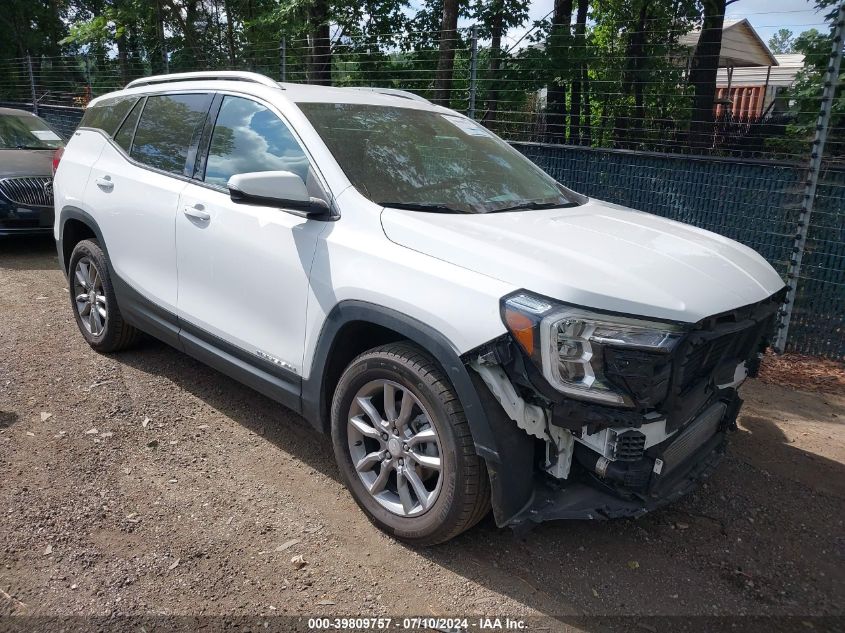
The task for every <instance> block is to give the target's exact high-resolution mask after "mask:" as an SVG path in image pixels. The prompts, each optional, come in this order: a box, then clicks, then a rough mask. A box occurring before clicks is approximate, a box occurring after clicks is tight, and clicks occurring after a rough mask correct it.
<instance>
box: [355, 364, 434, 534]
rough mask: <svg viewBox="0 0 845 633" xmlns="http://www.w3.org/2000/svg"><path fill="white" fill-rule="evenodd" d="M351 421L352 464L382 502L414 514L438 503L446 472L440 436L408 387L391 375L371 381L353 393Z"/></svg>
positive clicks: (406, 514)
mask: <svg viewBox="0 0 845 633" xmlns="http://www.w3.org/2000/svg"><path fill="white" fill-rule="evenodd" d="M347 424H348V426H347V437H348V444H349V453H350V455H351V457H352V464H353V466H354V467H355V471H356V472H357V474H358V477H359V478H360V479H361V482H362V483H363V484H364V487H365V488H366V489H367V491H368V492H369V493H370V495H372V497H373V498H374V499H375V500H376V501H377V502H378V503H379V504H380V505H381V506H382V507H384V508H385V509H387V510H388V511H390V512H392V513H394V514H397V515H399V516H404V517H413V516H418V515H420V514H423V513H425V512H426V511H427V510H429V509H430V508H431V507H432V505H434V502H435V501H436V500H437V496H438V495H439V493H440V488H441V482H442V480H443V477H444V475H443V461H442V459H441V455H442V453H441V450H440V441H439V438H438V435H437V429H436V427H435V426H434V423H433V421H432V418H431V416H430V414H429V413H428V411H427V410H426V409H425V407H424V406H423V405H422V403H421V402H420V401H419V399H418V398H417V397H416V396H415V395H414V394H413V393H412V392H411V391H410V390H409V389H407V388H405V387H403V386H402V385H400V384H399V383H396V382H393V381H391V380H381V379H380V380H373V381H370V382H368V383H367V384H365V385H364V386H363V387H361V389H359V390H358V393H357V394H355V398H354V399H353V401H352V406H351V407H350V411H349V415H348V423H347Z"/></svg>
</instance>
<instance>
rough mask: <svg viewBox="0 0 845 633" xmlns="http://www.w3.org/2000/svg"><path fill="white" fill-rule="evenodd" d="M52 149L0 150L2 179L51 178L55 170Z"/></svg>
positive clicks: (0, 176) (0, 175) (0, 174)
mask: <svg viewBox="0 0 845 633" xmlns="http://www.w3.org/2000/svg"><path fill="white" fill-rule="evenodd" d="M55 151H56V150H52V149H0V178H9V177H12V176H49V175H50V174H51V173H52V169H53V154H54V153H55Z"/></svg>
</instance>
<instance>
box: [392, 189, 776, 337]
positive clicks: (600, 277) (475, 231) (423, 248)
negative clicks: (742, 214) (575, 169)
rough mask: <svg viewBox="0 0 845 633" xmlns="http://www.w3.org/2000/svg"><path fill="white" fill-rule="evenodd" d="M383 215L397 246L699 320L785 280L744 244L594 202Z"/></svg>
mask: <svg viewBox="0 0 845 633" xmlns="http://www.w3.org/2000/svg"><path fill="white" fill-rule="evenodd" d="M381 218H382V226H383V227H384V231H385V233H386V235H387V237H388V239H390V240H391V241H393V242H395V243H397V244H400V245H402V246H405V247H407V248H410V249H413V250H415V251H419V252H422V253H425V254H427V255H430V256H432V257H436V258H438V259H441V260H444V261H447V262H450V263H452V264H455V265H457V266H461V267H463V268H466V269H469V270H472V271H475V272H478V273H481V274H484V275H487V276H489V277H494V278H496V279H499V280H501V281H504V282H506V283H509V284H512V285H513V286H514V287H516V288H525V289H527V290H531V291H534V292H537V293H540V294H543V295H546V296H548V297H552V298H554V299H559V300H561V301H565V302H568V303H573V304H576V305H580V306H585V307H591V308H595V309H599V310H609V311H614V312H622V313H626V314H632V315H639V316H646V317H652V318H658V319H671V320H675V321H683V322H688V323H695V322H697V321H699V320H701V319H703V318H704V317H707V316H712V315H714V314H718V313H720V312H725V311H727V310H731V309H734V308H738V307H740V306H745V305H749V304H752V303H755V302H758V301H762V300H763V299H765V298H767V297H769V296H771V295H772V294H774V293H775V292H777V291H778V290H780V289H781V288H782V287H783V285H784V284H783V281H782V280H781V278H780V276H779V275H778V274H777V273H776V272H775V270H774V269H773V268H772V267H771V266H770V265H769V264H768V263H767V262H766V260H764V259H763V258H762V257H761V256H760V255H759V254H758V253H756V252H755V251H753V250H752V249H750V248H748V247H746V246H743V245H742V244H739V243H738V242H735V241H733V240H730V239H728V238H725V237H722V236H720V235H716V234H715V233H711V232H709V231H705V230H703V229H698V228H695V227H693V226H689V225H687V224H681V223H680V222H675V221H672V220H667V219H665V218H661V217H658V216H655V215H651V214H649V213H643V212H640V211H634V210H632V209H627V208H625V207H621V206H619V205H615V204H610V203H607V202H601V201H598V200H589V201H588V202H587V203H585V204H583V205H580V206H578V207H572V208H564V209H549V210H542V211H519V212H506V213H494V214H487V215H448V214H438V213H426V212H420V211H405V210H397V209H387V208H386V209H384V210H383V211H382V216H381Z"/></svg>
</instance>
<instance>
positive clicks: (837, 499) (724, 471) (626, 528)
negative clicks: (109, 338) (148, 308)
mask: <svg viewBox="0 0 845 633" xmlns="http://www.w3.org/2000/svg"><path fill="white" fill-rule="evenodd" d="M118 359H119V360H120V362H122V363H125V364H127V365H129V366H131V367H134V368H136V369H138V370H139V371H142V372H145V373H151V374H159V375H163V376H165V377H167V378H168V379H169V380H171V381H173V382H174V383H175V384H176V385H178V386H179V387H181V388H183V389H185V390H186V391H187V392H189V393H191V394H193V395H194V396H196V397H197V398H199V399H201V400H203V401H204V402H206V403H207V404H209V405H210V406H212V407H214V408H215V409H217V410H218V411H220V412H221V413H222V414H224V415H226V416H227V417H229V418H231V419H232V420H234V421H236V422H237V423H238V424H240V425H242V426H243V427H245V428H247V429H248V430H250V431H252V432H254V433H256V434H257V435H260V436H262V437H263V438H264V439H265V440H267V441H268V442H271V443H272V444H273V445H275V446H276V447H278V448H279V449H281V450H283V451H285V452H288V453H290V454H292V455H294V456H295V457H296V458H297V459H300V460H301V461H303V462H304V463H306V464H307V465H308V466H310V467H312V468H314V469H315V470H317V471H319V472H321V473H323V474H324V475H326V476H328V477H331V478H333V479H335V480H338V481H339V473H338V471H337V468H336V467H335V465H334V457H333V454H332V450H331V446H330V442H329V440H328V438H327V437H325V436H323V435H322V434H320V433H318V432H317V431H315V430H313V429H312V428H311V427H310V425H308V424H307V423H306V422H305V421H304V420H303V419H302V418H301V417H299V416H297V415H294V414H293V413H290V412H288V411H287V410H285V409H284V408H283V407H281V406H280V405H278V404H276V403H275V402H273V401H271V400H270V399H268V398H266V397H264V396H262V395H260V394H258V393H256V392H254V391H252V390H251V389H249V388H247V387H245V386H242V385H241V384H239V383H237V382H236V381H234V380H231V379H229V378H227V377H225V376H223V375H222V374H220V373H218V372H216V371H215V370H213V369H210V368H208V367H206V366H204V365H202V364H200V363H199V362H197V361H194V360H193V359H191V358H189V357H188V356H186V355H184V354H182V353H180V352H177V351H176V350H174V349H172V348H170V347H168V346H166V345H164V344H163V343H159V342H157V341H147V342H145V343H144V344H143V345H142V347H141V348H140V349H138V350H134V351H129V352H125V353H122V354H121V355H120V356H119V357H118ZM731 443H732V444H733V445H734V446H733V447H732V449H731V452H730V453H729V455H728V456H727V457H726V458H725V460H724V461H723V463H722V464H721V465H720V467H719V469H718V470H717V472H716V474H715V475H714V477H713V478H712V479H710V480H708V481H707V482H706V483H705V484H704V485H703V486H702V487H701V488H699V489H698V490H697V491H695V492H693V493H692V494H691V495H690V496H688V497H687V498H685V499H682V500H681V501H679V502H677V503H675V504H673V505H672V506H670V507H668V508H666V509H664V510H661V511H657V512H654V513H651V514H649V515H646V516H645V517H643V518H641V519H637V520H617V521H607V522H599V521H595V522H588V521H571V522H557V523H547V524H543V525H540V526H537V527H536V528H535V529H534V530H533V531H531V532H529V533H528V534H526V535H523V536H518V535H516V534H515V533H514V532H512V531H511V530H509V529H498V528H497V527H496V526H495V524H494V522H493V520H492V517H491V516H490V515H488V516H487V517H486V518H485V519H483V520H482V522H481V523H480V524H479V525H478V526H476V527H475V528H474V529H472V530H470V531H469V532H467V533H465V534H463V535H461V536H459V537H457V538H456V539H454V540H452V541H451V542H449V543H446V544H444V545H441V546H438V547H433V548H426V549H416V548H408V549H413V551H414V552H416V554H418V555H421V556H423V557H424V558H425V559H427V560H429V561H431V562H433V563H435V564H436V565H438V566H439V567H441V568H443V569H446V570H449V571H451V572H453V573H454V574H456V575H457V576H460V577H462V578H465V579H467V580H470V581H472V582H474V583H477V584H478V585H481V586H482V587H484V588H486V589H487V590H489V592H488V594H489V595H487V596H485V597H482V598H479V599H478V602H477V603H476V604H474V605H473V609H474V612H476V613H488V614H491V615H503V612H502V609H503V607H502V605H503V604H508V602H507V600H506V599H510V600H513V601H516V602H518V603H520V604H522V605H526V606H527V607H529V608H530V609H531V611H532V612H533V613H535V614H537V615H543V616H551V617H554V618H555V620H556V622H557V623H558V624H559V625H561V626H564V627H568V626H572V627H576V628H579V629H584V630H591V631H615V630H632V629H634V630H639V629H638V628H637V627H638V626H640V625H641V626H642V627H644V628H645V630H662V629H664V627H665V626H666V625H667V622H663V623H662V624H661V623H660V622H657V623H656V624H655V621H654V620H651V619H650V618H654V617H655V616H684V617H688V616H692V615H695V616H726V615H737V614H749V615H763V614H765V615H781V616H783V615H800V616H813V615H818V614H831V613H834V614H836V613H840V612H841V605H839V604H838V603H837V602H836V600H835V596H836V590H835V586H841V583H842V581H843V578H842V576H843V573H842V571H841V570H840V569H839V567H840V566H839V565H838V560H837V557H836V556H832V555H831V552H839V553H840V556H841V555H842V552H845V537H843V535H842V528H841V525H839V524H838V523H837V521H838V518H837V513H836V512H832V511H831V510H832V508H835V507H842V497H841V496H836V495H833V494H832V493H831V492H829V491H825V492H820V491H818V490H814V489H813V488H812V487H810V485H809V482H812V481H813V480H814V478H819V479H821V478H824V479H836V480H838V481H845V466H843V464H840V463H839V462H836V461H833V460H829V459H826V458H823V457H820V456H818V455H814V454H808V453H807V452H805V451H803V450H801V449H799V448H796V447H795V446H794V445H791V444H789V443H787V442H785V438H784V436H783V434H782V433H781V432H780V430H779V429H778V427H777V425H775V424H774V423H773V422H771V421H770V420H768V419H765V418H760V417H751V418H748V419H747V425H744V428H741V430H739V431H738V432H737V433H735V434H733V437H732V442H731ZM772 461H774V462H785V463H786V462H788V463H794V465H795V466H794V470H792V471H790V470H789V469H787V470H783V471H775V470H770V469H767V468H766V464H768V463H770V462H772ZM773 552H777V553H778V554H777V555H774V554H773ZM819 574H822V578H821V579H820V577H819ZM825 574H827V576H826V582H827V583H829V585H825V586H824V587H823V588H821V589H819V588H816V589H815V590H812V591H810V590H809V589H808V588H809V587H812V586H813V585H815V584H816V583H819V582H821V581H825V576H824V575H825ZM837 583H838V584H837ZM834 585H835V586H834ZM443 615H457V614H443ZM607 616H625V617H623V618H622V619H621V620H620V619H618V618H608V617H607ZM640 620H641V621H642V622H641V624H637V622H639V621H640ZM702 623H709V624H708V626H709V625H711V624H713V625H714V626H715V624H714V623H713V622H712V620H710V619H705V620H702ZM746 624H747V623H746ZM556 627H557V624H555V625H553V627H552V628H553V629H555V628H556ZM655 627H656V628H655ZM705 628H706V627H705ZM717 628H719V627H717ZM696 630H699V629H696ZM702 630H703V629H702ZM743 630H745V629H743Z"/></svg>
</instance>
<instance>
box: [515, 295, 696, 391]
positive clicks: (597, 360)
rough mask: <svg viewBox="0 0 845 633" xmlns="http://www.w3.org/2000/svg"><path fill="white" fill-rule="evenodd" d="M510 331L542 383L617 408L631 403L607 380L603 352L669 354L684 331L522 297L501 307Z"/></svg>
mask: <svg viewBox="0 0 845 633" xmlns="http://www.w3.org/2000/svg"><path fill="white" fill-rule="evenodd" d="M502 319H503V320H504V322H505V325H506V326H507V328H508V330H509V331H510V332H511V334H512V335H513V337H514V338H515V339H516V341H517V343H519V345H520V347H522V349H523V350H524V351H525V353H526V354H528V356H529V357H530V358H531V360H532V361H533V362H534V363H535V364H536V366H537V367H538V368H539V369H540V370H541V371H542V372H543V376H545V378H546V380H548V381H549V383H550V384H551V385H552V386H553V387H555V388H556V389H558V390H559V391H561V392H563V393H566V394H569V395H571V396H574V397H577V398H581V399H586V400H595V401H598V402H604V403H607V404H615V405H631V404H633V403H632V401H631V398H630V397H629V396H628V394H626V393H624V392H623V391H622V390H620V389H619V388H618V387H616V386H614V385H613V384H612V383H611V382H609V381H608V380H607V378H606V376H605V366H604V364H605V358H604V349H605V347H614V348H624V349H634V350H642V351H649V352H657V353H666V354H668V353H669V352H671V351H672V350H673V349H674V347H675V345H677V344H678V341H680V339H681V337H682V336H683V334H684V330H683V328H682V327H680V326H677V325H673V324H670V323H659V322H653V321H646V320H641V319H635V318H629V317H621V316H611V315H606V314H597V313H595V312H590V311H587V310H583V309H581V308H574V307H571V306H566V305H562V304H560V303H556V302H554V301H551V300H548V299H545V298H541V297H537V296H535V295H532V294H529V293H527V292H520V293H517V294H515V295H511V296H509V297H506V298H505V299H504V301H503V302H502Z"/></svg>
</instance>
